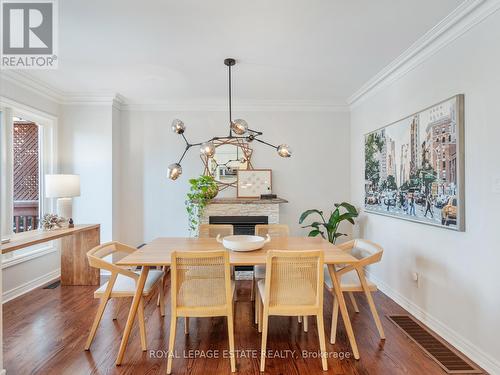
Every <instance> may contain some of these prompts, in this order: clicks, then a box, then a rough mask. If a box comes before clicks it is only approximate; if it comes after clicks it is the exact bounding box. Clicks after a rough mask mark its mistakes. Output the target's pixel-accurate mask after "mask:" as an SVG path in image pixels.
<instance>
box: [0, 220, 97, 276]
mask: <svg viewBox="0 0 500 375" xmlns="http://www.w3.org/2000/svg"><path fill="white" fill-rule="evenodd" d="M100 236H101V226H100V225H99V224H92V225H75V227H74V228H61V229H55V230H51V231H43V230H32V231H27V232H22V233H15V234H13V235H12V236H11V237H10V242H7V243H5V244H2V247H1V249H2V254H7V253H10V252H11V251H15V250H19V249H23V248H25V247H29V246H33V245H37V244H40V243H43V242H49V241H53V240H57V239H61V284H62V285H100V272H99V269H97V268H92V267H90V266H89V263H88V261H87V251H89V250H90V249H92V248H93V247H95V246H97V245H99V244H100V242H101V239H100Z"/></svg>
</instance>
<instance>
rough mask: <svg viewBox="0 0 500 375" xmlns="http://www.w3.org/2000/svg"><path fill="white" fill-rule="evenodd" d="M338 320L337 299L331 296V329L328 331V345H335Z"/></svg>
mask: <svg viewBox="0 0 500 375" xmlns="http://www.w3.org/2000/svg"><path fill="white" fill-rule="evenodd" d="M338 320H339V301H338V300H337V297H335V296H333V308H332V328H331V331H330V344H335V340H336V337H337V324H338Z"/></svg>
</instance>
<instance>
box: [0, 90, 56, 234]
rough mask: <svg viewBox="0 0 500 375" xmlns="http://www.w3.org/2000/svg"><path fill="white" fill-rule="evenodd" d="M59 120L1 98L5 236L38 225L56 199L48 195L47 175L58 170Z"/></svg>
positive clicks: (0, 184) (1, 206) (1, 204)
mask: <svg viewBox="0 0 500 375" xmlns="http://www.w3.org/2000/svg"><path fill="white" fill-rule="evenodd" d="M56 130H57V119H56V118H55V117H53V116H51V115H49V114H46V113H44V112H41V111H38V110H37V109H34V108H31V107H27V106H25V105H22V104H19V103H17V102H14V101H11V100H9V99H6V98H3V97H0V142H1V145H0V149H1V150H2V153H1V154H0V157H1V158H0V162H1V165H0V169H1V170H2V179H1V180H0V189H1V192H2V194H1V202H0V215H1V235H2V238H10V237H11V236H12V234H13V233H16V232H24V231H28V230H33V229H36V228H37V227H38V224H39V219H40V216H41V215H42V214H43V213H44V212H54V211H55V202H53V201H52V200H50V199H47V198H45V197H44V178H43V176H44V175H45V174H50V173H55V172H56V170H55V162H56V156H57V154H56V142H55V140H56Z"/></svg>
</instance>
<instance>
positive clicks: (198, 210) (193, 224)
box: [184, 176, 219, 233]
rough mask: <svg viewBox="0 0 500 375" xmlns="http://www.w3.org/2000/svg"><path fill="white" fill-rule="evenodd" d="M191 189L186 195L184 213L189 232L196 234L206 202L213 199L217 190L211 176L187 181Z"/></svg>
mask: <svg viewBox="0 0 500 375" xmlns="http://www.w3.org/2000/svg"><path fill="white" fill-rule="evenodd" d="M189 184H190V185H191V188H190V190H189V192H188V193H187V195H186V201H185V202H184V203H185V205H186V211H187V213H188V220H189V231H190V232H191V233H197V231H198V225H199V224H200V218H201V216H202V215H203V210H204V209H205V207H206V205H207V203H208V201H210V200H211V199H213V198H215V197H216V196H217V193H218V192H219V189H218V187H217V183H216V182H215V180H214V178H213V177H212V176H200V177H198V178H192V179H191V180H189Z"/></svg>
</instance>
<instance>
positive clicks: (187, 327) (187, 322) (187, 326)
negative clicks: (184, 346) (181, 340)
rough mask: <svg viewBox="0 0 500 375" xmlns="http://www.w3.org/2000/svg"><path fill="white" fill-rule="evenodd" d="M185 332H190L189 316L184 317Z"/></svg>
mask: <svg viewBox="0 0 500 375" xmlns="http://www.w3.org/2000/svg"><path fill="white" fill-rule="evenodd" d="M184 334H185V335H187V334H189V318H188V317H187V316H185V317H184Z"/></svg>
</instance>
